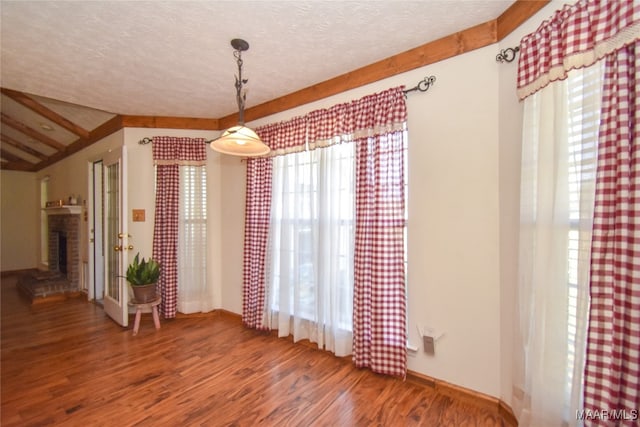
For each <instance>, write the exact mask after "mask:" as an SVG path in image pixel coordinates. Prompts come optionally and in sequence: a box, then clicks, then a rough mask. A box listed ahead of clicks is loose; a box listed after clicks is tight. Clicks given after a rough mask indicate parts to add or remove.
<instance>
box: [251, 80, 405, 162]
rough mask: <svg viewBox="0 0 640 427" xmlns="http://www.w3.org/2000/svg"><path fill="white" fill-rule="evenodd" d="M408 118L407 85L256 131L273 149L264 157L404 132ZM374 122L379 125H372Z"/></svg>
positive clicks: (269, 125)
mask: <svg viewBox="0 0 640 427" xmlns="http://www.w3.org/2000/svg"><path fill="white" fill-rule="evenodd" d="M406 120H407V111H406V103H405V97H404V86H399V87H395V88H391V89H388V90H386V91H383V92H380V93H376V94H372V95H367V96H365V97H363V98H360V99H358V100H355V101H351V102H349V103H344V104H338V105H335V106H334V107H331V108H329V109H326V110H315V111H312V112H310V113H308V114H306V115H304V116H298V117H294V118H293V119H291V120H288V121H284V122H279V123H272V124H268V125H265V126H262V127H259V128H257V129H256V133H257V134H258V135H259V136H260V138H261V139H262V141H263V142H264V143H265V144H267V145H268V146H269V147H270V148H271V152H270V153H269V154H267V155H266V156H265V157H274V156H281V155H285V154H291V153H299V152H301V151H307V150H315V149H316V148H323V147H329V146H331V145H334V144H342V143H349V142H353V141H355V140H358V139H362V138H367V137H375V136H378V135H384V134H387V133H391V132H396V131H403V130H406ZM371 121H373V122H374V123H376V125H372V126H370V125H369V124H368V123H371ZM315 135H322V136H319V137H315ZM314 137H315V139H312V138H314Z"/></svg>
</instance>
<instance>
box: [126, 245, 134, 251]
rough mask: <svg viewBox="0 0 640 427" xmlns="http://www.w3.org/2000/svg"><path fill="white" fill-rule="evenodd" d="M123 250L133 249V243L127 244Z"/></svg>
mask: <svg viewBox="0 0 640 427" xmlns="http://www.w3.org/2000/svg"><path fill="white" fill-rule="evenodd" d="M124 250H125V251H127V250H128V251H132V250H133V245H129V246H127V247H126V248H124Z"/></svg>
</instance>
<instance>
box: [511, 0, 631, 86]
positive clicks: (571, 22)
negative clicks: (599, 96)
mask: <svg viewBox="0 0 640 427" xmlns="http://www.w3.org/2000/svg"><path fill="white" fill-rule="evenodd" d="M639 32H640V2H638V1H634V0H581V1H578V2H577V3H575V4H573V5H565V6H564V7H563V8H562V9H561V10H559V11H558V12H556V13H555V14H554V15H553V16H552V17H551V18H550V19H548V20H546V21H544V22H543V23H542V24H541V25H540V27H539V28H538V29H537V30H536V31H535V32H534V33H532V34H530V35H528V36H527V37H525V38H523V39H522V41H521V42H520V59H519V63H518V96H519V97H520V99H524V98H526V97H527V96H529V95H531V94H532V93H535V92H537V91H538V90H539V89H541V88H543V87H545V86H546V85H547V84H549V83H550V82H552V81H555V80H562V79H564V78H566V76H567V72H568V71H569V70H572V69H574V68H582V67H587V66H589V65H592V64H594V63H595V62H596V61H598V60H599V59H601V58H604V57H605V56H606V55H608V54H609V53H611V52H615V51H616V50H617V49H619V48H621V47H622V46H624V45H627V44H629V43H632V42H633V41H634V40H635V39H637V38H638V33H639Z"/></svg>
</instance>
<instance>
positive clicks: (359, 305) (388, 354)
mask: <svg viewBox="0 0 640 427" xmlns="http://www.w3.org/2000/svg"><path fill="white" fill-rule="evenodd" d="M380 98H382V99H380ZM358 107H359V110H358V111H357V113H356V114H355V115H354V122H355V123H356V127H359V128H360V129H365V126H373V124H374V123H376V122H377V123H382V122H386V123H389V124H392V123H402V122H404V121H406V104H405V99H404V93H403V92H402V88H396V89H391V90H389V91H387V92H385V93H384V94H382V95H381V96H380V97H379V98H378V99H377V100H376V99H373V98H369V97H368V98H367V99H364V100H363V102H362V103H360V104H359V105H358ZM358 124H363V125H364V124H366V125H364V126H358ZM369 129H370V130H373V128H369ZM373 133H374V136H370V137H362V138H359V139H357V140H356V142H355V143H356V232H355V254H354V263H355V266H354V272H355V273H354V274H355V285H354V297H353V298H354V302H353V361H354V363H355V364H356V366H358V367H368V368H370V369H371V370H372V371H374V372H377V373H381V374H386V375H393V376H398V377H402V378H404V377H405V376H406V372H407V351H406V346H407V331H406V328H407V324H406V288H405V271H404V221H405V217H404V214H405V212H404V208H405V207H404V200H405V199H404V191H405V176H404V135H403V131H402V130H395V131H391V132H389V133H379V132H373Z"/></svg>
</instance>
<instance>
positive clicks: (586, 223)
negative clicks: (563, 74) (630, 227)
mask: <svg viewBox="0 0 640 427" xmlns="http://www.w3.org/2000/svg"><path fill="white" fill-rule="evenodd" d="M597 68H598V67H597V66H594V67H593V68H592V69H586V70H584V71H581V72H572V73H570V76H569V79H568V85H567V107H568V120H569V123H568V128H567V129H568V135H567V138H568V145H567V147H568V150H569V156H568V177H567V178H568V179H567V183H568V193H569V235H568V245H567V261H568V263H567V266H568V271H567V278H568V289H567V291H568V295H567V296H568V298H567V304H568V306H567V308H568V310H567V326H568V331H567V332H568V342H567V345H568V348H567V357H568V364H567V389H566V394H565V395H566V399H567V402H569V401H570V396H571V390H572V387H573V384H575V383H576V382H574V376H575V375H581V374H582V366H581V365H577V364H576V358H577V357H578V356H579V355H578V354H577V353H576V352H577V351H582V350H581V349H583V346H580V345H578V344H577V341H578V340H579V339H584V338H580V337H579V335H580V334H583V331H584V330H586V318H584V316H582V315H581V313H585V312H586V311H585V310H584V309H581V308H580V307H581V306H584V305H587V304H588V301H587V295H586V292H584V291H583V292H579V288H580V287H579V282H580V277H579V276H582V275H585V274H588V271H585V269H584V268H585V267H584V265H585V264H584V263H585V261H586V265H587V266H588V258H589V257H590V250H589V248H590V245H591V226H592V214H591V208H590V207H589V208H588V214H587V215H586V217H585V212H584V207H581V203H585V200H584V196H583V192H584V191H585V189H586V188H588V187H591V188H595V179H596V154H597V143H598V126H599V123H600V108H599V104H600V98H601V93H600V92H601V91H600V85H601V81H600V79H598V78H597V74H598V70H597ZM594 106H598V108H594ZM587 192H592V190H587ZM588 203H589V204H590V205H591V204H592V201H591V200H589V201H588ZM581 265H582V267H581ZM581 269H582V270H581ZM583 282H584V279H583ZM576 369H578V370H579V371H578V372H575V371H576ZM580 394H581V393H580ZM570 416H571V414H570V413H569V408H568V407H567V414H566V417H568V418H570ZM568 418H567V419H568Z"/></svg>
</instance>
